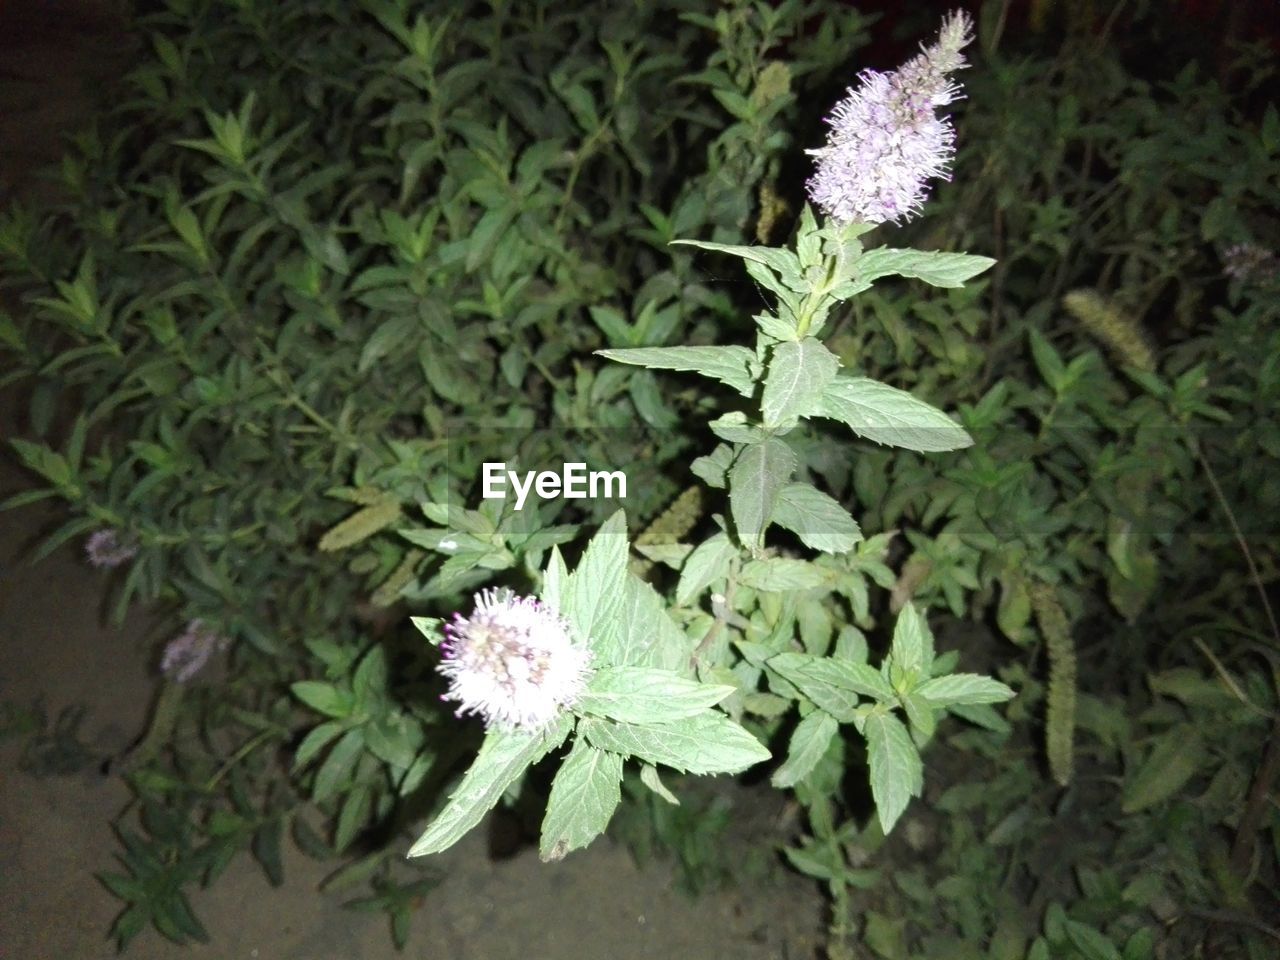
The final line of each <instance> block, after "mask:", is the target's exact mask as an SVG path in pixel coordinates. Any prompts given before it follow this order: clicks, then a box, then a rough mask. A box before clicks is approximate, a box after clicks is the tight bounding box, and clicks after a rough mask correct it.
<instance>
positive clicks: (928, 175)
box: [807, 11, 973, 225]
mask: <svg viewBox="0 0 1280 960" xmlns="http://www.w3.org/2000/svg"><path fill="white" fill-rule="evenodd" d="M972 39H973V21H971V20H970V19H969V15H968V14H967V13H964V12H963V11H955V12H953V13H951V14H948V15H947V17H946V18H945V19H944V20H943V21H942V30H941V32H940V33H939V34H938V39H937V41H936V42H935V43H934V44H933V45H932V46H930V47H924V48H923V49H922V51H921V52H920V53H919V54H918V55H917V56H915V57H913V58H912V59H911V60H909V61H907V63H905V64H904V65H903V66H902V67H901V68H900V69H899V70H897V71H893V72H890V73H881V72H879V71H876V70H864V71H863V72H862V73H861V74H859V75H858V80H859V86H858V88H857V89H856V90H855V89H853V88H852V87H851V88H849V90H848V96H846V97H845V98H844V99H843V100H841V101H840V102H839V103H837V104H836V105H835V107H834V108H833V109H832V111H831V113H830V115H828V117H827V124H828V126H829V127H830V130H829V131H828V132H827V143H826V146H824V147H821V148H819V149H817V150H809V151H807V152H808V153H809V154H811V155H812V156H814V157H817V170H816V171H815V172H814V174H813V176H812V177H811V178H810V179H809V182H808V184H807V187H808V191H809V198H810V199H811V200H812V201H813V202H814V203H815V204H816V205H817V206H818V207H819V208H820V209H822V210H823V211H824V212H825V213H826V214H827V215H828V216H829V217H830V218H831V219H832V220H834V221H836V222H837V223H840V224H843V225H847V224H850V223H854V222H861V223H866V224H877V223H884V222H885V221H890V222H894V223H896V222H898V221H899V220H902V219H906V218H909V217H910V216H911V215H912V214H914V213H916V212H918V211H919V209H920V207H921V205H922V204H923V203H924V199H925V195H926V184H927V182H928V181H929V180H930V179H932V178H934V177H941V178H943V179H949V178H950V175H949V172H948V168H949V166H950V164H951V160H952V157H953V155H954V153H955V130H954V129H953V128H952V126H951V121H950V119H949V118H947V117H942V118H939V117H938V116H937V114H936V113H935V111H936V110H937V108H938V107H943V106H946V105H947V104H949V103H952V102H953V101H955V100H957V99H959V98H960V97H961V93H960V87H959V86H957V85H956V84H954V83H952V81H951V79H950V77H949V76H948V74H951V73H953V72H954V71H956V70H960V69H962V68H964V67H965V66H967V64H966V62H965V59H964V57H963V56H961V54H960V51H961V50H963V49H964V47H965V46H966V45H968V43H969V42H970V41H971V40H972Z"/></svg>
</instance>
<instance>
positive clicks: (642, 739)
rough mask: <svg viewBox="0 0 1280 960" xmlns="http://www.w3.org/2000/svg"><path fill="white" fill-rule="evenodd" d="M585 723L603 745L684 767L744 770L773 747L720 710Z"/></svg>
mask: <svg viewBox="0 0 1280 960" xmlns="http://www.w3.org/2000/svg"><path fill="white" fill-rule="evenodd" d="M580 729H581V731H582V734H583V735H584V736H585V737H586V738H587V740H588V741H590V743H591V744H592V745H593V746H595V747H598V748H600V749H601V750H609V751H611V752H613V753H618V754H622V755H623V756H627V757H639V758H640V759H641V760H644V761H646V762H648V763H655V764H656V763H661V764H665V765H666V766H668V767H672V768H673V769H676V770H679V771H681V772H682V773H739V772H741V771H743V770H745V769H747V768H748V767H751V766H754V765H755V764H757V763H762V762H763V761H765V760H768V759H769V751H768V750H767V749H765V747H764V746H763V745H762V744H761V743H760V742H759V741H758V740H756V738H755V737H753V736H751V734H749V733H747V731H746V730H744V729H742V727H740V726H738V725H737V724H736V723H734V722H733V721H732V720H730V719H729V718H728V717H726V716H724V715H723V714H720V713H711V712H705V713H701V714H699V715H698V716H696V717H686V718H685V719H683V720H676V721H674V722H672V723H661V724H658V723H655V724H637V723H619V722H617V721H614V720H583V721H582V722H581V724H580Z"/></svg>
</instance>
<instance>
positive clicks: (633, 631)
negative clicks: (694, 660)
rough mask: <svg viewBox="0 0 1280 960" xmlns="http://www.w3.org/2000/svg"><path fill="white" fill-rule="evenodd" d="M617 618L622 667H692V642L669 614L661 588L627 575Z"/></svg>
mask: <svg viewBox="0 0 1280 960" xmlns="http://www.w3.org/2000/svg"><path fill="white" fill-rule="evenodd" d="M617 620H618V625H619V626H618V630H619V634H618V651H619V658H618V660H617V664H618V665H619V666H627V667H650V668H653V669H656V670H664V671H665V670H675V671H679V670H681V669H683V668H685V667H687V666H688V663H689V656H690V654H691V653H692V652H693V643H692V641H691V640H690V639H689V638H688V637H687V636H686V635H685V633H684V631H683V630H681V629H680V628H679V627H677V626H676V624H675V622H674V621H673V620H672V619H671V617H670V616H669V615H668V614H667V608H666V604H665V603H664V602H663V600H662V598H661V597H660V596H659V595H658V593H657V591H655V590H654V589H653V587H651V586H649V584H647V583H645V582H644V581H643V580H641V579H639V578H638V577H634V576H631V575H630V574H628V575H627V579H626V586H625V588H624V590H623V597H622V603H621V605H620V606H619V608H618V612H617Z"/></svg>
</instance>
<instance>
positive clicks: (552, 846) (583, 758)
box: [538, 737, 622, 862]
mask: <svg viewBox="0 0 1280 960" xmlns="http://www.w3.org/2000/svg"><path fill="white" fill-rule="evenodd" d="M621 783H622V757H620V756H618V755H617V754H616V753H606V752H605V751H603V750H597V749H596V748H595V747H593V746H591V745H589V744H588V743H587V742H586V741H585V740H584V739H583V738H582V737H578V739H577V740H575V741H574V744H573V749H572V750H571V751H570V752H569V756H568V757H567V758H566V759H565V762H564V764H563V765H562V766H561V767H560V772H559V773H557V774H556V778H555V780H553V781H552V783H551V796H550V798H549V799H548V801H547V813H546V816H545V817H544V818H543V821H542V839H541V841H540V842H539V844H538V853H539V856H540V857H541V859H542V860H543V861H544V862H545V861H549V860H560V859H562V858H563V857H564V855H565V854H566V853H569V852H570V851H571V850H577V849H580V848H581V847H585V846H586V845H587V844H589V843H590V842H591V841H592V840H594V839H595V838H596V837H598V836H600V834H602V833H604V830H605V827H607V826H608V825H609V819H610V818H611V817H612V816H613V811H614V810H615V809H617V806H618V804H619V802H620V801H621V800H622V791H621V786H620V785H621Z"/></svg>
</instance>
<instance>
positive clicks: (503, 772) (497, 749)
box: [408, 719, 570, 857]
mask: <svg viewBox="0 0 1280 960" xmlns="http://www.w3.org/2000/svg"><path fill="white" fill-rule="evenodd" d="M569 728H570V723H569V721H568V720H567V719H562V720H561V721H560V722H559V723H558V724H556V725H555V726H553V727H551V728H550V729H549V730H546V731H543V732H539V733H498V732H495V733H490V734H489V735H488V736H487V737H486V738H485V741H484V743H483V744H482V745H481V747H480V752H479V753H478V754H476V759H475V762H474V763H472V764H471V769H469V770H468V771H467V772H466V773H465V774H464V775H463V777H462V782H461V783H460V784H458V788H457V789H456V790H454V792H453V793H452V794H451V795H450V797H449V802H448V803H446V804H445V807H444V809H443V810H441V811H440V815H439V816H437V817H436V818H435V820H433V821H432V822H431V825H430V826H428V827H427V829H426V830H425V831H424V832H423V834H422V836H420V837H419V838H418V840H417V842H416V843H415V844H414V845H413V846H412V847H411V848H410V849H409V854H408V855H409V856H411V857H421V856H425V855H427V854H430V853H439V852H440V851H442V850H447V849H448V848H449V847H451V846H453V845H454V844H455V843H457V842H458V840H460V839H461V838H462V836H463V835H464V834H465V833H466V832H467V831H469V830H470V829H471V828H472V827H474V826H475V825H476V824H478V823H479V822H480V821H481V819H483V817H484V815H485V814H486V813H488V812H489V810H490V809H492V807H493V805H494V804H496V803H497V802H498V801H499V800H500V799H501V798H502V795H503V793H505V792H506V790H507V787H509V786H511V784H513V783H515V781H516V780H517V779H518V778H519V777H520V775H521V774H522V773H524V771H525V770H526V769H527V768H528V767H529V766H530V765H532V764H534V763H537V762H538V761H539V760H541V759H542V758H543V757H545V756H546V755H547V754H548V753H550V752H551V751H552V750H554V749H555V748H556V747H558V746H560V744H562V743H564V739H565V737H567V736H568V735H569Z"/></svg>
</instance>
